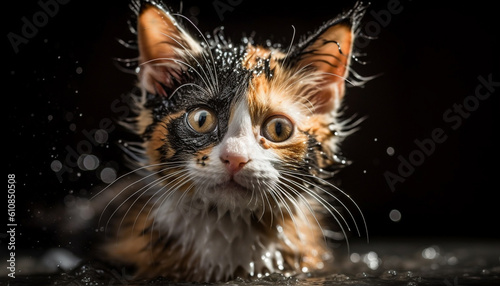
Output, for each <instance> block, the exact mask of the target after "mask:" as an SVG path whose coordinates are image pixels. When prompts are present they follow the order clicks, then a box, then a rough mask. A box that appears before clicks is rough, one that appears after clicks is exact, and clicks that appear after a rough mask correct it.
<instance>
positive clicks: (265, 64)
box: [138, 5, 352, 211]
mask: <svg viewBox="0 0 500 286" xmlns="http://www.w3.org/2000/svg"><path fill="white" fill-rule="evenodd" d="M138 20H139V29H138V36H139V50H140V62H141V72H140V85H141V86H142V87H143V89H144V98H147V100H148V102H147V103H146V104H145V105H144V106H145V107H146V108H145V109H143V110H142V112H141V115H140V117H139V118H140V123H139V125H140V126H143V129H142V130H141V131H140V133H142V134H143V136H144V137H145V148H146V152H147V155H148V157H149V161H150V162H149V163H150V164H152V165H153V166H154V168H153V169H154V171H155V172H158V174H159V175H160V177H162V178H163V181H162V182H163V185H164V190H165V192H176V193H177V192H182V193H183V194H184V195H182V196H183V197H184V198H186V199H190V200H196V201H198V202H202V203H203V204H204V205H210V206H214V207H218V208H225V209H228V210H237V209H246V210H250V211H256V210H263V209H265V208H274V207H275V206H276V205H277V204H279V203H280V202H284V201H286V200H290V198H291V197H296V196H297V193H299V192H301V191H302V189H303V186H302V182H300V179H298V177H297V176H298V174H301V173H303V174H308V175H311V174H313V175H314V172H317V171H318V170H319V169H321V168H325V167H327V166H329V165H331V164H333V161H332V158H333V156H334V155H335V154H334V153H335V148H336V146H335V144H336V140H337V139H336V138H335V135H334V133H333V132H332V126H335V124H336V118H335V115H336V114H335V113H336V110H337V109H338V107H339V104H340V100H341V97H342V95H343V93H344V78H345V77H346V76H347V70H348V69H347V67H348V65H349V59H350V53H351V42H352V32H351V27H350V26H349V25H348V24H346V23H344V22H343V21H342V19H340V20H337V23H334V24H332V23H330V25H325V27H323V28H322V29H320V30H318V31H317V32H316V33H315V34H313V35H311V36H310V37H309V38H306V39H305V40H303V41H302V42H300V43H299V44H297V45H295V46H293V47H291V49H290V50H289V51H288V52H287V53H285V52H283V51H281V50H278V49H273V48H270V47H261V46H253V45H251V44H246V45H240V46H238V45H233V44H228V43H227V42H226V41H225V40H223V39H217V36H216V37H215V38H214V39H206V38H205V37H203V36H198V37H196V40H195V37H192V36H190V35H189V34H188V33H186V32H185V31H184V30H183V29H182V28H181V27H180V26H179V25H178V24H177V23H176V22H175V20H174V18H173V17H172V16H171V15H170V14H168V13H167V12H166V11H164V10H162V9H161V8H159V7H156V6H152V5H147V6H146V7H145V8H143V10H142V11H141V12H140V15H139V19H138ZM320 145H321V147H318V146H320Z"/></svg>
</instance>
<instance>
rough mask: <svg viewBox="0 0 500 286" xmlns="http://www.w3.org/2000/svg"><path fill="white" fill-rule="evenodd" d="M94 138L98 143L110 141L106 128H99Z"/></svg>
mask: <svg viewBox="0 0 500 286" xmlns="http://www.w3.org/2000/svg"><path fill="white" fill-rule="evenodd" d="M94 139H95V141H96V142H97V143H100V144H103V143H106V142H107V141H108V132H106V130H104V129H99V130H97V131H96V132H95V134H94Z"/></svg>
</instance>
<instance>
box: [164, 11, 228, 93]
mask: <svg viewBox="0 0 500 286" xmlns="http://www.w3.org/2000/svg"><path fill="white" fill-rule="evenodd" d="M173 15H176V16H179V17H182V18H184V19H186V20H187V21H188V22H189V23H191V25H192V26H193V27H194V28H195V29H196V30H197V31H198V34H199V35H200V36H201V37H202V38H203V41H204V42H205V44H206V45H207V47H210V44H209V43H208V40H207V39H206V38H205V36H204V35H203V33H202V32H201V31H200V29H198V27H197V26H196V25H195V24H194V23H193V22H192V21H191V19H189V18H188V17H186V16H184V15H182V14H178V13H176V14H173ZM208 51H209V55H210V59H211V60H212V66H213V70H212V71H213V76H212V78H214V79H215V86H216V91H217V92H218V91H219V79H218V77H217V66H216V64H215V60H214V56H213V54H212V50H211V49H210V48H209V49H208ZM202 55H203V58H204V59H205V61H207V59H206V58H205V55H204V54H203V53H202Z"/></svg>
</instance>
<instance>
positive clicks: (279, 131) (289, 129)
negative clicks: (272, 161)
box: [262, 115, 293, 142]
mask: <svg viewBox="0 0 500 286" xmlns="http://www.w3.org/2000/svg"><path fill="white" fill-rule="evenodd" d="M292 133H293V123H292V122H291V121H290V119H288V118H286V117H285V116H282V115H274V116H271V117H269V118H268V119H267V120H266V121H265V122H264V124H263V125H262V136H264V137H265V138H266V139H268V140H270V141H272V142H283V141H285V140H287V139H288V138H290V136H292Z"/></svg>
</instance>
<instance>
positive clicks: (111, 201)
mask: <svg viewBox="0 0 500 286" xmlns="http://www.w3.org/2000/svg"><path fill="white" fill-rule="evenodd" d="M164 165H167V166H168V165H170V166H171V167H172V166H175V165H176V164H174V163H172V162H169V163H160V164H153V165H148V166H144V167H141V168H138V169H135V170H133V171H131V172H128V173H126V174H125V175H122V176H120V177H119V178H118V179H116V180H114V181H113V182H111V183H110V184H109V185H108V186H106V187H105V188H104V189H102V190H101V191H100V192H99V193H97V194H96V195H95V196H93V197H92V198H91V200H92V199H94V198H95V197H96V196H98V195H100V194H101V193H102V192H104V191H105V190H107V189H108V188H109V187H111V186H112V185H113V184H115V183H116V182H117V181H118V180H121V179H122V178H124V177H126V176H128V175H130V174H132V173H134V172H137V171H139V170H142V169H145V168H151V167H156V166H164ZM160 172H162V171H157V172H154V173H151V174H149V175H147V176H146V177H142V178H140V179H139V180H136V181H135V182H133V183H131V184H129V185H127V186H126V187H125V188H123V189H122V190H121V191H120V192H118V194H116V195H115V196H114V197H113V198H112V199H111V200H109V201H108V203H107V204H106V206H105V207H104V208H103V210H102V212H101V215H100V217H99V221H98V225H100V224H101V221H102V218H103V215H104V213H105V212H106V210H107V209H108V208H109V206H110V205H111V204H112V203H113V201H114V200H116V199H117V198H118V197H119V196H120V195H121V194H122V193H123V192H125V191H126V190H127V189H128V188H130V187H132V186H133V185H135V184H137V183H139V182H141V181H143V180H146V179H148V178H149V177H151V176H154V175H156V174H158V173H160ZM127 200H128V199H127ZM115 212H116V210H115ZM115 212H113V214H114V213H115ZM108 222H109V220H108Z"/></svg>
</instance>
